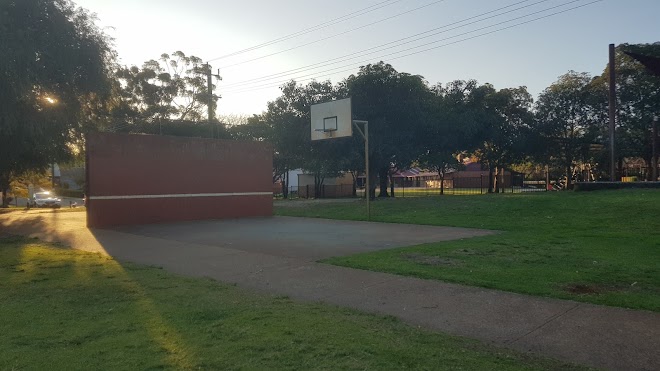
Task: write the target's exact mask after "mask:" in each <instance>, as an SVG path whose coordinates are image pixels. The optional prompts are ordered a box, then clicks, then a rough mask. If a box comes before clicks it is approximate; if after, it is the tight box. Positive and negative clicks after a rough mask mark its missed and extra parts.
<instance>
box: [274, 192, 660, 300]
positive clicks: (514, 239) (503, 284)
mask: <svg viewBox="0 0 660 371" xmlns="http://www.w3.org/2000/svg"><path fill="white" fill-rule="evenodd" d="M276 205H277V207H276V213H277V214H279V215H289V216H307V217H322V218H332V219H352V220H365V210H364V202H354V203H337V204H315V203H309V204H304V203H302V204H301V203H297V204H294V203H291V204H289V205H288V206H287V203H286V202H284V203H279V204H276ZM372 220H373V221H380V222H391V223H413V224H428V225H443V226H456V227H473V228H485V229H494V230H500V231H502V233H500V234H498V235H495V236H488V237H479V238H472V239H466V240H459V241H452V242H442V243H432V244H425V245H420V246H413V247H407V248H397V249H391V250H385V251H379V252H373V253H365V254H359V255H354V256H349V257H338V258H331V259H327V260H325V262H327V263H331V264H336V265H342V266H348V267H354V268H360V269H367V270H374V271H381V272H390V273H396V274H401V275H407V276H416V277H421V278H429V279H438V280H443V281H448V282H456V283H462V284H467V285H473V286H481V287H487V288H495V289H501V290H506V291H514V292H520V293H525V294H533V295H542V296H550V297H556V298H565V299H573V300H579V301H585V302H591V303H597V304H605V305H612V306H620V307H627V308H635V309H647V310H652V311H660V191H658V190H621V191H602V192H547V193H546V192H543V193H530V194H499V195H484V196H445V197H426V198H406V199H388V200H382V201H377V202H373V203H372Z"/></svg>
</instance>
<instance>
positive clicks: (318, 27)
mask: <svg viewBox="0 0 660 371" xmlns="http://www.w3.org/2000/svg"><path fill="white" fill-rule="evenodd" d="M401 1H403V0H385V1H381V2H380V3H376V4H373V5H370V6H368V7H365V8H362V9H359V10H356V11H354V12H351V13H348V14H344V15H342V16H339V17H337V18H333V19H331V20H329V21H326V22H323V23H320V24H317V25H315V26H312V27H308V28H305V29H302V30H300V31H296V32H293V33H290V34H288V35H284V36H281V37H278V38H275V39H272V40H269V41H266V42H263V43H261V44H257V45H253V46H251V47H248V48H245V49H241V50H237V51H235V52H231V53H229V54H225V55H222V56H219V57H216V58H211V59H209V60H207V63H208V62H213V61H217V60H220V59H225V58H229V57H233V56H235V55H239V54H243V53H247V52H250V51H252V50H256V49H260V48H263V47H266V46H269V45H273V44H276V43H279V42H282V41H286V40H290V39H293V38H296V37H298V36H302V35H305V34H308V33H311V32H314V31H318V30H321V29H324V28H327V27H330V26H333V25H335V24H338V23H342V22H345V21H347V20H350V19H353V18H356V17H359V16H362V15H364V14H367V13H371V12H373V11H376V10H379V9H382V8H385V7H388V6H390V5H394V4H396V3H399V2H401Z"/></svg>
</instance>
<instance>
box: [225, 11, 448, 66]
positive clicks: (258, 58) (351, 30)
mask: <svg viewBox="0 0 660 371" xmlns="http://www.w3.org/2000/svg"><path fill="white" fill-rule="evenodd" d="M444 1H445V0H436V1H434V2H432V3H429V4H426V5H422V6H419V7H417V8H414V9H411V10H407V11H405V12H402V13H397V14H395V15H392V16H389V17H386V18H382V19H379V20H377V21H374V22H371V23H368V24H365V25H362V26H358V27H355V28H352V29H350V30H347V31H342V32H340V33H337V34H334V35H331V36H327V37H324V38H321V39H317V40H314V41H310V42H308V43H305V44H300V45H296V46H293V47H290V48H288V49H284V50H280V51H277V52H274V53H270V54H266V55H262V56H260V57H256V58H252V59H247V60H244V61H241V62H237V63H233V64H229V65H226V66H222V67H220V68H221V69H227V68H231V67H236V66H240V65H243V64H246V63H250V62H254V61H258V60H260V59H264V58H268V57H272V56H274V55H278V54H282V53H286V52H289V51H291V50H295V49H300V48H303V47H305V46H309V45H313V44H317V43H319V42H321V41H325V40H329V39H332V38H335V37H337V36H341V35H346V34H348V33H351V32H353V31H357V30H361V29H363V28H367V27H371V26H373V25H375V24H378V23H382V22H385V21H388V20H390V19H393V18H396V17H400V16H402V15H406V14H408V13H412V12H415V11H418V10H420V9H424V8H426V7H429V6H431V5H435V4H438V3H441V2H444Z"/></svg>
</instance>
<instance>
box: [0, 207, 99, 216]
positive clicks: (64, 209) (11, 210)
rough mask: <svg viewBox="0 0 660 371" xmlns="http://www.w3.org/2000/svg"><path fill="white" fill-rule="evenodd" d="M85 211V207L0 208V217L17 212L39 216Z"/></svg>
mask: <svg viewBox="0 0 660 371" xmlns="http://www.w3.org/2000/svg"><path fill="white" fill-rule="evenodd" d="M85 211H86V209H85V207H81V206H79V207H68V206H66V207H61V208H59V209H53V208H40V209H35V208H31V209H29V210H28V209H27V208H25V207H23V206H19V207H17V206H10V207H7V208H0V215H1V214H7V213H17V212H29V213H40V214H45V213H80V212H85Z"/></svg>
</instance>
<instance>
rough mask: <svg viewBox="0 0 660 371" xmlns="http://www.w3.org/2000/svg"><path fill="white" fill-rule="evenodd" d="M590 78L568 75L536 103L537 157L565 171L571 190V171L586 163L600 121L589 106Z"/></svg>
mask: <svg viewBox="0 0 660 371" xmlns="http://www.w3.org/2000/svg"><path fill="white" fill-rule="evenodd" d="M591 81H592V79H591V77H590V76H589V74H586V73H577V72H575V71H570V72H568V73H567V74H565V75H562V76H560V77H559V80H557V81H556V82H555V83H553V84H552V85H550V87H548V88H547V89H545V90H544V91H543V92H542V93H541V95H540V96H539V100H538V102H537V103H536V120H535V127H534V131H535V134H536V135H537V136H538V138H539V140H538V141H537V143H539V151H538V152H537V157H538V158H541V159H545V160H546V161H547V162H549V163H551V164H553V165H555V166H557V167H559V168H560V169H562V170H563V171H564V174H565V176H566V179H567V184H566V185H567V188H571V180H572V167H573V166H574V165H575V164H577V163H578V162H586V161H588V159H589V147H590V144H592V143H594V141H595V140H596V138H597V136H598V130H599V127H600V126H602V118H601V117H600V115H599V112H598V111H597V110H595V109H594V105H593V104H591V102H590V99H592V97H593V94H592V91H591V88H592V85H591Z"/></svg>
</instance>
